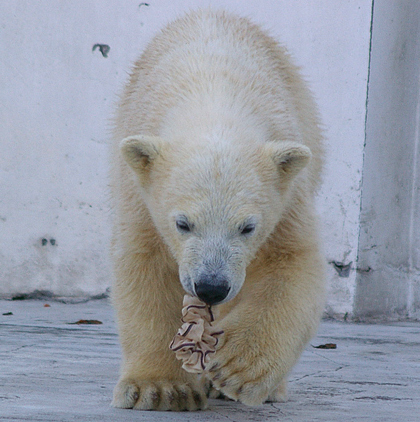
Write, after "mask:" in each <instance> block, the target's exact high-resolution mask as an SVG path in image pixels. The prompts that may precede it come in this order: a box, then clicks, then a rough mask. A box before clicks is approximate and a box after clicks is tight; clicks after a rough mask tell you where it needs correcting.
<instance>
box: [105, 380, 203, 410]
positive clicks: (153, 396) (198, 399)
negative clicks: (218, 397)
mask: <svg viewBox="0 0 420 422" xmlns="http://www.w3.org/2000/svg"><path fill="white" fill-rule="evenodd" d="M112 406H114V407H119V408H123V409H137V410H173V411H181V410H202V409H206V408H207V397H206V395H205V393H204V390H203V389H199V388H197V387H195V386H192V385H190V384H187V383H183V382H179V383H177V382H171V381H133V380H121V381H120V382H119V383H118V384H117V386H116V387H115V390H114V399H113V401H112Z"/></svg>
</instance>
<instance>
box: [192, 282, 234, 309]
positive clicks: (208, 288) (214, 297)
mask: <svg viewBox="0 0 420 422" xmlns="http://www.w3.org/2000/svg"><path fill="white" fill-rule="evenodd" d="M194 286H195V293H196V294H197V296H198V298H199V299H200V300H202V301H203V302H205V303H207V304H208V305H215V304H216V303H219V302H221V301H222V300H223V299H224V298H225V297H226V296H227V295H228V293H229V290H230V287H228V286H227V285H226V284H222V285H220V284H211V283H195V284H194Z"/></svg>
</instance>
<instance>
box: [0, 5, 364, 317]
mask: <svg viewBox="0 0 420 422" xmlns="http://www.w3.org/2000/svg"><path fill="white" fill-rule="evenodd" d="M148 3H149V6H148V7H147V6H141V7H139V4H140V2H136V1H121V0H100V1H99V0H95V1H94V0H90V1H84V0H72V1H60V0H56V1H54V2H51V1H49V0H39V1H36V2H32V1H29V0H28V1H23V0H3V1H2V2H0V31H1V32H0V84H1V87H2V89H1V90H0V119H1V124H0V142H1V151H2V153H1V154H0V295H13V294H16V293H22V292H30V291H33V290H34V289H45V290H50V291H52V292H54V293H55V294H57V295H66V296H69V295H93V294H99V293H102V292H103V291H104V290H105V289H106V288H107V287H108V286H109V285H110V280H111V277H110V265H109V260H108V241H109V235H110V211H109V204H108V198H107V171H108V162H107V160H108V158H107V145H106V143H107V141H108V133H109V130H108V129H109V118H110V117H111V116H112V111H113V108H114V103H115V101H116V98H117V94H118V93H119V92H120V91H121V89H122V84H123V82H124V81H125V80H126V78H127V72H128V71H129V69H130V65H131V63H132V62H133V61H134V60H135V59H136V58H137V57H138V55H139V53H140V52H141V50H142V49H143V48H144V46H145V44H146V43H147V41H149V40H150V39H151V37H152V36H153V35H154V34H155V33H156V32H157V31H158V29H159V28H161V27H162V26H163V25H164V24H165V23H167V22H168V21H170V20H172V19H173V18H175V17H176V16H178V15H180V14H182V12H183V11H185V10H187V9H189V8H190V7H191V8H194V7H198V6H205V5H209V4H211V5H214V6H221V7H224V8H227V9H230V10H233V11H237V12H238V13H240V14H242V15H247V16H250V17H252V19H253V20H254V21H255V22H258V23H260V24H262V25H263V26H264V27H265V28H267V29H268V30H269V31H270V32H271V33H272V34H273V35H274V36H275V37H276V38H278V39H279V40H281V41H282V42H284V43H285V44H286V45H287V46H288V48H289V50H290V51H291V53H292V54H293V55H294V57H295V60H296V62H297V63H298V64H299V65H301V66H302V73H303V74H304V75H305V77H306V79H307V80H308V82H309V84H310V86H311V88H312V90H313V92H314V94H315V97H316V98H317V101H318V103H319V107H320V110H321V114H322V117H323V122H324V126H325V136H326V139H327V145H328V147H327V150H328V157H327V160H328V164H327V168H326V172H325V184H324V187H323V189H322V192H321V194H320V199H319V208H320V212H321V214H322V220H323V224H324V230H323V237H324V243H325V251H326V256H327V259H328V261H329V262H341V263H344V264H350V263H352V264H351V265H350V267H351V270H350V273H349V274H348V276H346V277H339V276H338V272H337V271H336V270H335V269H334V266H333V265H330V266H329V268H330V270H329V279H330V297H329V303H328V312H329V313H331V314H345V313H350V314H351V313H352V312H353V303H354V296H355V286H356V271H355V267H356V264H355V262H356V260H357V246H358V235H359V214H360V189H361V175H362V165H363V145H364V138H365V132H364V131H365V112H366V90H367V76H368V68H369V66H368V65H369V43H370V24H371V7H372V5H371V1H368V0H340V1H339V2H337V1H336V0H283V1H281V0H265V1H258V2H257V1H245V0H236V1H227V0H225V1H222V0H215V1H204V0H183V1H181V0H156V1H153V0H150V1H148ZM96 43H103V44H108V45H109V46H110V47H111V50H110V52H109V54H108V57H107V58H104V57H102V55H101V53H100V52H99V51H98V50H96V51H94V52H92V46H93V45H94V44H96ZM42 239H47V240H48V243H47V244H45V245H43V241H42ZM50 239H55V245H52V244H51V242H50ZM44 243H45V241H44Z"/></svg>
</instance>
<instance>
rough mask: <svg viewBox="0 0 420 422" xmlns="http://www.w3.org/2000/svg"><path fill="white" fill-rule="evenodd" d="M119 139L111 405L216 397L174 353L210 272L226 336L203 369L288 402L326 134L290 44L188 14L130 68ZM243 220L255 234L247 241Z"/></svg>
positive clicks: (317, 268)
mask: <svg viewBox="0 0 420 422" xmlns="http://www.w3.org/2000/svg"><path fill="white" fill-rule="evenodd" d="M114 139H115V143H114V146H113V151H112V157H113V170H112V191H113V197H114V199H115V224H114V233H113V244H112V253H113V258H114V261H115V283H114V288H113V301H114V305H115V308H116V310H117V319H118V325H119V333H120V340H121V344H122V349H123V363H122V369H121V378H120V380H119V383H118V385H117V386H116V388H115V391H114V401H113V405H114V406H116V407H124V408H133V407H134V408H137V409H158V410H167V409H171V410H182V409H187V410H195V409H200V408H205V407H206V397H205V396H206V391H205V388H204V384H203V382H202V381H201V380H200V379H198V378H197V377H196V375H193V374H188V373H186V372H185V371H183V370H182V369H181V364H180V362H178V361H177V360H176V359H175V356H174V354H173V353H172V352H171V351H170V350H169V348H168V345H169V343H170V341H171V339H172V337H173V335H174V334H175V333H176V331H177V329H178V328H179V324H180V321H179V318H180V312H181V306H182V296H183V294H184V291H187V292H189V293H190V294H194V283H195V282H197V280H199V279H200V277H201V276H202V275H203V274H205V275H208V274H213V275H214V274H218V276H220V277H221V278H223V280H224V281H226V282H227V283H229V288H230V291H229V295H228V297H227V298H226V299H225V301H224V303H223V304H221V305H218V306H216V308H217V313H218V322H217V323H218V325H219V326H221V327H222V328H223V330H224V331H225V336H224V342H223V344H222V345H221V347H220V349H219V350H218V351H217V353H216V355H215V357H214V358H213V361H212V362H211V364H210V367H209V370H208V372H207V373H206V377H207V378H208V379H209V380H211V382H212V384H213V386H214V387H216V388H217V389H219V390H220V391H221V392H222V393H223V394H225V395H226V396H228V397H230V398H232V399H235V400H240V401H241V402H243V403H245V404H249V405H256V404H260V403H263V402H264V401H266V400H281V399H284V398H285V396H286V378H287V375H288V372H289V371H290V369H291V368H292V366H293V365H294V364H295V362H296V361H297V359H298V358H299V356H300V354H301V352H302V350H303V348H304V347H305V345H306V344H307V342H308V340H309V339H310V338H311V336H312V335H313V334H314V333H315V331H316V329H317V326H318V323H319V319H320V315H321V312H322V309H323V303H324V260H323V258H322V256H321V255H320V252H319V240H318V235H317V219H316V214H315V210H314V208H315V206H314V193H315V192H316V189H317V187H318V184H319V179H320V172H321V167H322V145H321V141H322V140H321V134H320V130H319V126H318V115H317V112H316V108H315V105H314V102H313V100H312V98H311V96H310V94H309V92H308V90H307V88H306V87H305V85H304V84H303V82H302V80H301V78H300V76H299V73H298V70H297V69H296V67H295V66H294V65H293V64H291V62H290V59H289V56H288V54H287V53H286V51H285V50H284V49H283V48H282V47H281V46H279V45H278V44H277V43H276V42H275V41H274V40H273V39H272V38H270V37H269V36H267V35H266V34H265V33H264V32H262V31H261V30H260V29H259V28H258V27H257V26H255V25H253V24H251V23H250V22H249V21H248V20H246V19H242V18H238V17H235V16H231V15H229V14H226V13H224V12H212V11H198V12H194V13H191V14H189V15H187V16H186V17H184V18H182V19H179V20H177V21H175V22H174V23H172V24H170V25H169V26H168V27H167V28H165V29H164V30H163V31H162V32H161V33H160V34H159V35H157V36H156V37H155V39H154V40H153V41H152V42H151V43H150V45H149V46H148V48H147V49H146V51H145V52H144V53H143V55H142V57H141V58H140V60H139V61H138V62H137V63H136V65H135V66H134V69H133V72H132V75H131V79H130V82H129V83H128V85H127V87H126V89H125V92H124V94H123V96H122V99H121V102H120V104H119V107H118V112H117V116H116V125H115V131H114ZM123 140H124V141H123ZM179 219H187V220H188V224H190V225H191V230H190V232H187V233H185V232H184V233H181V232H180V230H178V229H177V228H176V222H177V221H179ZM247 224H251V225H252V226H255V230H254V231H253V232H252V233H251V234H249V235H243V234H241V229H242V228H243V227H244V225H247Z"/></svg>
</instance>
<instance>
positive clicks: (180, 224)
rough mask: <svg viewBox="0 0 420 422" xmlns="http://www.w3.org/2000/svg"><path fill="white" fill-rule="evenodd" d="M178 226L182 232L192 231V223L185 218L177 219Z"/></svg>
mask: <svg viewBox="0 0 420 422" xmlns="http://www.w3.org/2000/svg"><path fill="white" fill-rule="evenodd" d="M176 228H177V229H178V231H179V232H181V233H188V232H190V231H191V227H190V225H189V224H188V223H187V222H186V221H185V220H177V221H176Z"/></svg>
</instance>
